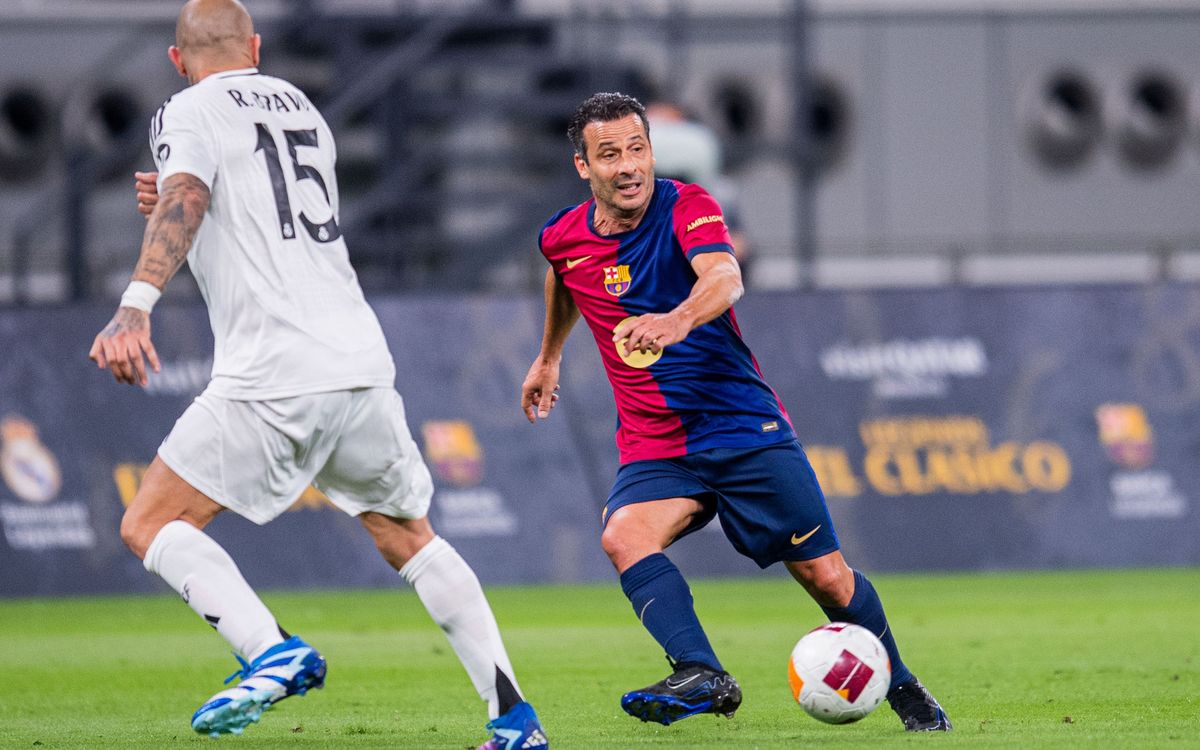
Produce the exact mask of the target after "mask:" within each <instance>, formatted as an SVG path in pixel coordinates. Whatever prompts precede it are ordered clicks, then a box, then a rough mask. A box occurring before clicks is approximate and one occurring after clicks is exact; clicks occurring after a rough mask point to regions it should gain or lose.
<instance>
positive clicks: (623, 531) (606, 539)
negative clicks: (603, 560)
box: [600, 518, 654, 570]
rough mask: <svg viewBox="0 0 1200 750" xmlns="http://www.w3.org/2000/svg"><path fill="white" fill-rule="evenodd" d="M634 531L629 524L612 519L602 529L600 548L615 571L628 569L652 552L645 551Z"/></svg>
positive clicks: (643, 544)
mask: <svg viewBox="0 0 1200 750" xmlns="http://www.w3.org/2000/svg"><path fill="white" fill-rule="evenodd" d="M636 531H637V530H636V529H635V528H634V527H633V526H631V525H630V524H627V523H622V522H621V520H620V519H616V518H614V519H612V520H610V521H609V522H608V525H607V526H605V527H604V532H603V533H601V534H600V546H601V547H602V548H603V549H604V554H606V555H608V559H609V560H611V561H612V564H613V565H615V566H616V567H617V570H624V569H625V568H628V567H629V566H630V565H632V564H633V563H635V562H637V561H638V560H640V559H641V558H643V557H645V556H646V555H648V554H651V553H652V552H653V551H654V550H647V549H645V547H646V545H645V543H644V542H643V541H642V539H641V537H640V535H639V534H637V533H636Z"/></svg>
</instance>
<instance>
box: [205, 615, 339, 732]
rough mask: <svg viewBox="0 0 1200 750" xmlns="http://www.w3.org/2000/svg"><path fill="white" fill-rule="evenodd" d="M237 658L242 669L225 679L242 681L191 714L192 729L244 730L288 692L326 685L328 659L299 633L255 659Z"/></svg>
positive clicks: (303, 691)
mask: <svg viewBox="0 0 1200 750" xmlns="http://www.w3.org/2000/svg"><path fill="white" fill-rule="evenodd" d="M235 656H236V654H235ZM237 659H238V661H239V662H241V664H242V669H241V670H239V671H237V672H234V673H233V674H231V675H229V677H228V678H226V680H225V682H226V683H227V684H228V683H229V682H230V681H231V680H233V678H235V677H241V678H242V681H241V682H239V683H238V684H237V686H236V687H232V688H229V689H227V690H222V691H221V692H219V693H217V694H216V695H214V696H213V697H211V698H209V699H208V701H207V702H206V703H205V704H204V705H203V706H201V707H200V708H198V709H197V710H196V713H195V714H193V715H192V729H195V730H196V731H197V732H199V733H200V734H207V735H211V736H213V737H216V736H218V735H222V734H241V733H242V730H244V729H245V728H246V727H248V726H249V725H251V724H253V723H254V722H256V721H258V720H259V718H260V717H261V716H262V714H263V711H266V710H267V709H268V708H270V707H271V706H273V705H275V704H276V703H278V702H279V701H281V700H283V699H284V698H286V697H288V696H289V695H304V694H305V693H306V692H308V691H309V689H310V688H319V687H323V686H324V685H325V659H324V658H322V657H321V655H320V654H319V653H317V650H316V649H315V648H313V647H312V646H310V645H308V644H307V643H305V642H304V641H302V640H300V638H299V637H298V636H292V637H291V638H288V639H287V640H286V641H284V642H283V643H280V644H277V645H275V646H272V647H271V648H270V649H268V650H267V651H266V653H264V654H263V655H262V656H260V657H258V658H257V659H255V660H254V661H253V662H252V663H247V662H246V660H245V659H243V658H242V657H240V656H238V657H237Z"/></svg>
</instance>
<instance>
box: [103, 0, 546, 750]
mask: <svg viewBox="0 0 1200 750" xmlns="http://www.w3.org/2000/svg"><path fill="white" fill-rule="evenodd" d="M260 42H261V40H260V38H259V36H258V35H257V34H255V33H254V28H253V23H252V21H251V19H250V16H249V14H248V13H247V12H246V10H245V8H244V7H243V6H242V5H241V3H239V2H237V0H190V2H188V3H186V4H185V6H184V7H183V10H182V11H181V13H180V15H179V20H178V24H177V26H176V43H175V46H173V47H171V48H170V50H169V56H170V58H171V61H172V63H174V65H175V67H176V68H177V69H178V71H179V73H180V75H182V76H184V77H186V78H187V79H188V82H189V84H191V85H190V86H189V87H188V88H186V89H184V90H183V91H182V92H180V93H178V94H176V95H175V96H173V97H171V98H170V99H168V100H167V102H166V103H165V104H164V105H163V106H162V108H161V109H159V110H158V112H157V114H155V116H154V119H153V121H152V123H151V127H150V141H151V149H152V151H153V153H154V158H155V162H156V164H157V166H158V174H157V181H156V183H154V182H150V180H152V179H153V178H154V175H150V174H146V175H139V188H138V189H139V201H140V205H139V209H140V210H141V211H142V212H143V213H145V214H148V223H147V226H146V232H145V236H144V238H143V241H142V249H141V254H140V257H139V259H138V262H137V266H136V268H135V270H134V273H133V279H132V281H131V282H130V285H129V288H128V289H127V290H126V292H125V294H124V295H123V296H122V299H121V304H120V306H119V308H118V309H117V312H116V315H115V316H114V317H113V319H112V321H111V322H110V323H109V324H108V326H106V327H105V328H104V330H103V331H101V332H100V334H98V335H97V336H96V340H95V342H94V344H93V345H92V349H91V353H90V356H91V358H92V359H93V360H95V361H96V363H97V364H98V366H99V367H101V368H107V369H109V370H111V371H112V374H113V376H114V378H116V380H117V381H118V382H120V383H128V384H134V385H143V386H144V385H145V384H146V383H147V380H148V377H147V373H146V365H145V363H144V361H143V357H144V358H145V359H148V360H149V363H150V366H151V367H152V368H153V369H154V370H155V371H158V370H159V362H158V356H157V354H156V352H155V350H154V346H153V344H152V343H151V339H150V311H151V309H152V307H153V305H154V303H155V302H156V301H157V299H158V297H159V295H160V294H161V291H162V289H163V288H164V287H165V286H166V283H167V282H168V281H169V280H170V278H171V276H173V275H174V273H175V272H176V271H177V270H178V269H179V267H180V266H181V265H182V263H183V261H184V260H185V259H186V260H187V261H188V263H189V264H190V267H191V271H192V274H193V276H195V278H196V282H197V284H198V285H199V287H200V291H201V294H202V295H203V297H204V300H205V302H206V303H207V305H208V311H209V319H210V323H211V325H212V329H213V334H214V339H215V352H214V356H213V372H212V380H211V382H210V383H209V385H208V387H207V388H206V389H205V391H204V392H203V393H202V394H200V396H198V397H197V398H196V400H195V401H194V402H193V403H192V405H191V406H189V407H188V409H187V410H186V411H185V412H184V413H183V415H182V416H181V417H180V418H179V421H178V422H176V424H175V427H174V429H173V430H172V431H171V433H170V434H169V435H168V436H167V438H166V440H164V441H163V443H162V445H161V446H160V447H159V449H158V455H157V456H156V457H155V459H154V461H153V462H152V463H151V465H150V467H149V469H148V470H147V471H146V474H145V477H144V479H143V481H142V484H141V487H140V488H139V490H138V492H137V495H136V496H135V497H134V499H133V502H132V503H131V504H130V506H129V508H128V509H127V510H126V512H125V516H124V518H123V519H122V521H121V538H122V539H123V540H124V542H125V543H126V544H127V545H128V546H129V548H130V549H131V550H132V551H133V552H134V553H135V554H136V555H138V557H140V558H141V559H142V560H143V561H144V564H145V567H146V569H147V570H149V571H151V572H153V573H157V574H158V575H159V576H161V577H162V578H163V579H164V580H165V581H166V582H167V583H168V584H170V585H171V586H172V587H173V588H174V589H175V590H176V591H177V592H179V594H180V595H181V596H182V597H183V599H184V601H185V602H187V604H188V605H189V606H190V607H191V608H192V609H193V610H195V611H196V613H197V614H199V615H200V616H201V617H203V618H204V619H205V620H206V621H207V622H208V623H209V624H210V625H212V626H213V627H214V628H215V629H216V630H217V632H218V633H220V634H221V636H223V637H224V638H225V639H226V640H227V641H229V643H230V644H231V645H232V646H233V649H234V651H235V653H236V654H238V655H239V661H240V662H241V663H242V669H241V671H240V673H239V674H240V676H241V678H242V679H241V681H240V682H239V684H238V685H236V686H235V687H233V688H231V689H227V690H222V691H220V692H218V693H217V694H216V695H214V696H213V697H212V698H211V699H210V700H208V701H207V702H205V703H204V704H203V705H202V706H201V707H200V708H199V709H198V710H197V711H196V713H195V715H194V716H193V718H192V727H193V728H194V729H195V730H196V731H197V732H201V733H204V734H213V735H216V734H221V733H227V732H229V733H234V734H237V733H240V732H241V731H242V730H243V729H245V727H246V726H248V725H249V724H250V723H252V722H255V721H258V719H259V717H260V716H261V715H262V713H263V711H264V710H266V709H267V708H269V707H271V706H272V705H273V704H275V703H277V702H278V701H280V700H282V699H283V698H286V697H288V696H290V695H295V694H300V695H303V694H304V693H305V692H306V691H307V690H309V689H311V688H317V687H321V686H322V685H323V684H324V680H325V670H326V665H325V660H324V659H323V658H322V657H321V655H320V654H319V653H318V652H317V651H316V650H315V649H314V648H312V647H311V646H310V645H308V644H307V643H305V642H304V641H303V640H302V639H301V638H300V637H299V636H295V635H290V634H288V633H287V632H285V631H284V630H283V629H282V628H281V627H280V626H279V624H278V623H277V622H276V620H275V617H274V615H272V614H271V612H270V611H269V610H268V609H267V608H266V606H265V605H264V604H263V602H262V601H261V600H260V599H259V597H258V596H257V595H256V594H255V592H254V591H253V590H252V589H251V588H250V586H249V585H248V584H247V583H246V581H245V579H244V578H243V577H242V575H241V573H240V572H239V570H238V568H237V566H236V564H235V563H234V562H233V560H232V558H230V556H229V555H228V554H227V553H226V551H225V550H224V549H222V548H221V546H220V545H218V544H217V543H216V542H215V541H214V540H213V539H212V538H211V537H209V536H208V535H207V534H205V533H204V532H203V529H204V527H205V526H206V525H207V524H208V522H209V521H211V520H212V519H213V518H214V517H215V516H216V515H217V514H218V513H219V512H221V511H222V510H225V509H230V510H232V511H234V512H235V513H237V514H239V515H241V516H244V517H246V518H248V519H250V520H252V521H254V522H256V523H260V524H262V523H266V522H268V521H270V520H271V519H273V518H275V517H276V516H278V515H279V514H280V513H282V512H283V511H284V510H286V509H287V508H288V507H289V506H290V505H291V504H292V502H294V501H295V499H296V497H297V496H298V495H299V494H300V493H301V492H302V491H303V489H304V488H305V487H306V486H307V485H309V484H310V483H314V484H316V486H317V487H319V488H320V489H321V490H323V491H324V492H325V494H326V495H327V496H328V497H329V499H330V501H331V502H333V504H334V505H336V506H337V507H338V508H340V509H342V510H343V511H345V512H347V513H349V514H351V515H354V516H357V517H358V518H359V519H360V520H361V522H362V524H363V526H364V527H365V528H366V529H367V531H368V532H369V533H370V534H371V536H372V537H373V539H374V541H375V544H376V546H377V547H378V548H379V551H380V553H381V554H382V555H383V557H384V558H385V559H386V560H387V561H388V562H389V563H390V564H391V565H392V566H393V567H395V568H396V569H397V570H398V571H399V572H400V575H401V576H402V577H403V578H404V579H405V580H406V581H408V582H409V584H411V585H412V586H413V587H414V588H415V589H416V592H417V594H418V596H419V597H420V599H421V602H422V603H423V604H424V605H425V607H426V609H427V610H428V611H429V614H430V615H431V616H432V617H433V619H434V621H435V622H437V624H438V625H440V626H441V628H442V629H443V630H444V631H445V632H446V635H447V637H448V638H449V640H450V643H451V645H452V646H453V648H454V651H455V653H456V654H457V655H458V657H459V659H460V660H461V661H462V663H463V666H464V667H465V668H466V670H467V673H468V675H469V676H470V678H471V681H472V683H473V684H474V686H475V688H476V690H477V691H478V692H479V695H480V696H481V697H482V698H483V700H485V701H486V702H487V704H488V711H489V718H490V719H491V721H489V723H488V729H489V730H490V731H491V732H492V735H491V737H490V739H489V740H488V741H487V742H485V743H484V745H483V746H482V748H486V749H487V750H516V748H545V747H548V744H547V742H546V738H545V735H544V733H543V731H542V729H541V726H540V724H539V722H538V719H537V715H536V714H535V713H534V711H533V708H532V707H531V706H530V705H529V704H528V703H527V702H525V701H524V699H523V698H522V697H521V694H520V691H519V688H518V686H517V682H516V679H515V677H514V675H513V669H512V665H511V664H510V663H509V659H508V656H507V654H506V652H505V649H504V645H503V643H502V641H501V638H500V632H499V630H498V628H497V626H496V620H495V618H494V616H493V615H492V611H491V609H490V607H489V605H488V602H487V599H486V598H485V596H484V594H483V590H482V588H481V587H480V585H479V581H478V579H477V578H476V576H475V574H474V572H473V571H472V570H471V569H470V568H469V567H468V566H467V564H466V562H465V561H464V560H463V559H462V557H460V556H459V554H458V553H457V552H456V551H455V550H454V548H453V547H451V546H450V544H449V543H447V542H446V541H445V540H444V539H442V538H441V537H438V536H436V535H435V534H434V532H433V529H432V528H431V526H430V524H429V520H428V518H427V517H426V514H427V511H428V508H429V502H430V498H431V496H432V493H433V486H432V481H431V479H430V475H429V471H428V469H427V468H426V466H425V464H424V462H423V460H422V458H421V455H420V452H419V450H418V449H417V446H416V444H415V443H414V442H413V439H412V437H411V435H410V433H409V430H408V426H407V424H406V423H405V418H404V405H403V401H402V400H401V398H400V395H399V394H398V393H397V392H396V391H395V389H394V381H395V366H394V364H393V361H392V358H391V354H390V353H389V351H388V348H387V344H386V341H385V339H384V336H383V332H382V330H381V329H380V326H379V322H378V320H377V318H376V317H375V314H374V312H373V311H372V310H371V308H370V307H369V306H368V305H367V303H366V301H365V300H364V298H363V294H362V290H361V289H360V288H359V285H358V281H357V278H356V276H355V273H354V271H353V269H352V268H351V266H350V263H349V260H348V254H347V250H346V243H345V241H344V240H343V238H342V236H341V230H340V228H339V227H338V223H337V216H338V191H337V183H336V180H335V176H334V163H335V159H336V153H335V147H334V142H333V136H332V134H331V133H330V130H329V127H328V125H327V124H326V123H325V120H324V119H323V118H322V117H321V115H320V113H318V111H317V110H316V108H314V107H313V105H312V103H311V102H309V100H308V99H307V97H305V95H304V94H303V93H301V92H300V91H299V90H298V89H297V88H296V87H294V86H292V85H291V84H290V83H288V82H286V81H284V80H281V79H278V78H273V77H270V76H266V75H262V74H260V73H259V72H258V71H257V69H256V66H257V65H258V59H259V45H260Z"/></svg>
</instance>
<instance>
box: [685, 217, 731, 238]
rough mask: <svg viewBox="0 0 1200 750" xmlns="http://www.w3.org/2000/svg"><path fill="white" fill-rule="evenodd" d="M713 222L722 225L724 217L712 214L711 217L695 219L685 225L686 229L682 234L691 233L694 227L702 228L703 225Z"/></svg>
mask: <svg viewBox="0 0 1200 750" xmlns="http://www.w3.org/2000/svg"><path fill="white" fill-rule="evenodd" d="M714 222H719V223H721V224H724V223H725V217H724V216H721V215H720V214H713V215H712V216H701V217H700V218H699V219H695V220H693V221H692V222H690V223H689V224H688V225H687V228H686V229H684V230H683V233H684V234H687V233H688V232H690V231H692V230H693V229H695V228H696V227H702V226H704V225H705V224H712V223H714Z"/></svg>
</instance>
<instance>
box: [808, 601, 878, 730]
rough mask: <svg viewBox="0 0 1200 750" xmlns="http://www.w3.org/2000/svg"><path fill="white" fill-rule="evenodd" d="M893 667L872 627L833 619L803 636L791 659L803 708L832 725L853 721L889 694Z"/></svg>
mask: <svg viewBox="0 0 1200 750" xmlns="http://www.w3.org/2000/svg"><path fill="white" fill-rule="evenodd" d="M891 680H892V665H891V662H890V661H889V660H888V655H887V651H885V650H884V648H883V644H882V643H880V642H879V639H878V638H876V637H875V636H874V635H873V634H872V633H871V631H869V630H867V629H866V628H863V627H860V626H858V625H851V624H850V623H847V622H831V623H829V624H828V625H822V626H821V627H819V628H817V629H816V630H813V631H812V632H810V633H809V634H808V635H806V636H804V637H803V638H801V639H800V642H799V643H797V644H796V647H795V648H793V649H792V656H791V658H790V659H788V682H789V683H790V684H791V686H792V695H793V696H795V698H796V702H797V703H799V704H800V707H801V708H803V709H804V711H805V712H806V713H807V714H808V715H809V716H811V717H813V718H814V719H819V720H821V721H823V722H825V723H827V724H848V723H850V722H852V721H858V720H859V719H861V718H862V717H864V716H866V715H867V714H869V713H871V712H872V711H874V710H875V707H876V706H878V705H879V704H880V703H881V702H883V699H884V696H886V695H887V691H888V686H889V685H890V683H891Z"/></svg>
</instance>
